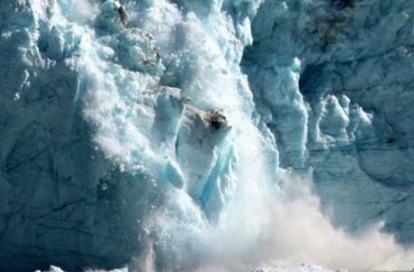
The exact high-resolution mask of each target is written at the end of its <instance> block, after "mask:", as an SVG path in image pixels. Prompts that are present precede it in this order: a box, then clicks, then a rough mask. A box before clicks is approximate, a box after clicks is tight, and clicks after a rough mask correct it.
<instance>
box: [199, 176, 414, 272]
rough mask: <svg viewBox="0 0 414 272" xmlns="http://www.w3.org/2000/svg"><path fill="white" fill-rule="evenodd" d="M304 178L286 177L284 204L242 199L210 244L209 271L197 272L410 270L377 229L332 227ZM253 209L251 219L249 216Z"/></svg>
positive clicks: (404, 253) (409, 254) (406, 255)
mask: <svg viewBox="0 0 414 272" xmlns="http://www.w3.org/2000/svg"><path fill="white" fill-rule="evenodd" d="M309 176H310V175H309ZM309 176H308V177H294V176H292V175H285V178H284V181H283V185H282V186H283V189H284V194H285V196H286V197H285V198H284V200H276V199H274V198H272V196H270V195H263V196H262V201H261V202H260V203H259V202H258V203H255V201H249V200H247V199H244V200H243V203H245V204H242V205H241V206H239V207H238V208H239V212H240V214H239V215H237V216H235V217H232V218H230V220H234V221H233V223H232V224H230V225H229V226H231V228H232V229H224V230H222V232H220V233H216V234H215V235H217V237H215V238H214V239H211V240H212V241H214V242H213V243H210V245H209V246H210V250H211V251H210V254H211V255H210V256H209V258H208V261H209V262H211V263H213V264H214V265H213V266H211V264H210V265H209V266H205V267H203V268H201V269H200V270H198V271H197V272H207V271H217V272H219V271H220V272H221V271H251V270H252V269H253V268H254V267H257V266H258V265H260V264H272V263H278V262H280V261H281V260H283V262H284V263H285V264H288V265H292V266H295V265H301V264H303V263H307V264H318V265H322V266H324V267H326V268H330V269H347V270H351V271H374V270H386V271H391V270H409V269H411V268H412V267H413V265H414V251H413V250H412V249H404V248H402V247H401V246H399V245H398V244H397V243H396V242H395V241H394V239H393V237H392V236H391V235H389V234H385V233H382V232H381V231H380V230H381V227H382V224H381V223H378V224H376V225H374V226H372V227H370V228H368V229H365V230H364V231H362V232H359V233H356V234H350V233H347V232H345V231H344V230H341V229H337V228H335V227H333V226H332V224H331V223H330V221H329V219H328V218H326V217H325V216H324V215H323V214H322V212H321V209H320V202H319V198H318V197H317V196H315V195H314V194H313V193H312V190H311V184H312V183H311V179H310V177H309ZM263 191H264V190H263ZM239 204H240V203H238V205H239ZM246 206H249V207H246ZM254 206H256V207H254ZM258 206H260V207H258ZM256 208H258V209H257V210H256V211H255V212H254V213H251V212H250V211H249V210H255V209H256ZM236 226H238V228H237V227H236ZM254 228H259V229H260V231H258V230H257V229H254ZM249 231H250V234H249V233H248V232H249ZM248 235H251V236H250V237H249V236H248ZM253 239H254V240H253Z"/></svg>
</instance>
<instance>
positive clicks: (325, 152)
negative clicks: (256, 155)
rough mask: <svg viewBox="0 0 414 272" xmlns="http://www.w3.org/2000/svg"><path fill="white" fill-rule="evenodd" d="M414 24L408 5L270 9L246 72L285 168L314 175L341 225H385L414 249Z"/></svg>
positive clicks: (413, 9)
mask: <svg viewBox="0 0 414 272" xmlns="http://www.w3.org/2000/svg"><path fill="white" fill-rule="evenodd" d="M413 15H414V6H413V4H412V3H411V2H408V1H369V0H365V1H359V0H355V1H325V0H313V1H295V0H291V1H266V2H265V3H264V4H263V5H262V6H261V7H260V9H259V12H258V16H257V17H256V18H255V20H254V23H253V27H252V29H253V30H252V33H253V39H254V43H253V46H251V47H249V48H248V49H247V50H246V53H245V55H244V62H243V66H244V67H245V71H246V72H247V74H248V75H249V79H250V83H251V87H252V90H253V93H254V97H255V102H256V104H257V105H258V106H257V109H258V111H259V112H260V116H261V118H262V119H261V120H262V122H263V123H264V124H265V125H266V127H268V128H269V129H270V130H271V131H272V132H273V134H274V135H275V137H276V139H277V140H276V141H277V145H278V148H279V151H280V161H281V165H282V166H283V167H291V168H293V169H297V170H298V171H301V169H306V168H308V167H312V168H313V171H314V172H313V174H314V176H313V177H314V182H315V186H316V189H317V191H318V193H319V195H320V196H321V198H322V203H323V204H324V207H325V210H326V213H331V216H332V217H333V218H334V221H335V222H336V223H337V224H338V225H341V226H342V227H345V228H347V229H349V230H357V229H360V228H363V227H364V226H366V225H367V224H371V223H372V222H375V221H378V220H385V222H386V224H385V229H386V230H388V231H391V232H393V233H395V234H396V236H397V238H398V239H399V240H400V241H401V242H404V243H411V242H412V241H413V239H414V236H413V232H412V230H411V226H412V218H414V217H413V210H412V209H410V208H409V207H410V206H412V203H413V195H412V188H413V187H412V181H413V180H414V179H413V178H414V172H413V168H412V165H413V144H414V142H413V137H412V135H413V128H414V127H413V123H412V121H411V119H412V116H413V115H414V112H413V108H412V107H411V105H412V103H413V101H414V95H413V92H412V88H413V82H414V81H413V80H414V76H413V53H412V52H413V47H412V46H413V42H414V36H413V25H414V24H413V23H414V22H413V20H414V17H413ZM332 207H333V209H332Z"/></svg>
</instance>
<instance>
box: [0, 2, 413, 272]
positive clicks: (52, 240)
mask: <svg viewBox="0 0 414 272" xmlns="http://www.w3.org/2000/svg"><path fill="white" fill-rule="evenodd" d="M345 2H346V1H345ZM413 9H414V5H413V4H410V3H409V1H402V0H398V1H387V0H382V1H381V2H379V1H370V0H364V1H362V0H361V1H357V0H355V2H354V3H353V5H351V6H350V7H348V6H346V5H345V6H343V5H341V3H340V1H328V0H313V1H298V0H289V1H261V0H250V1H247V0H224V1H221V0H214V1H202V0H197V1H184V0H174V1H166V0H154V1H152V0H144V1H127V0H125V1H120V2H117V1H113V0H108V1H98V0H96V1H92V0H90V1H76V0H6V1H2V2H1V3H0V22H1V28H0V29H1V37H0V50H1V51H0V52H2V53H1V57H0V74H2V80H1V81H0V90H1V92H0V96H1V99H0V105H1V106H0V124H1V126H0V127H1V129H0V139H1V141H0V166H1V168H0V218H1V219H0V245H1V249H0V271H4V272H8V271H14V272H19V271H33V270H35V269H46V268H48V267H49V265H51V264H55V265H59V266H61V267H62V268H63V269H65V270H68V271H79V270H82V269H84V268H88V267H92V268H94V267H98V268H106V269H112V268H119V267H122V266H124V265H126V264H128V263H129V264H130V269H131V270H132V271H134V269H135V270H138V271H143V270H145V271H182V270H187V271H191V270H194V269H196V268H197V267H198V266H199V264H200V263H202V262H208V261H209V260H211V261H212V262H213V261H217V258H219V257H220V255H223V256H227V254H228V253H227V251H231V250H232V251H234V252H233V253H234V255H237V256H240V255H241V256H243V257H246V258H247V257H249V258H252V259H253V260H254V261H257V262H258V263H260V262H261V261H262V260H261V259H260V258H261V256H260V255H259V254H258V253H257V254H256V253H251V252H250V249H249V247H248V246H249V245H251V244H254V241H255V240H256V239H257V238H258V237H259V238H263V237H262V236H263V231H262V229H263V227H264V226H268V225H267V224H268V221H269V219H268V211H267V210H266V208H267V206H266V205H267V203H265V204H264V203H263V199H266V202H267V200H268V199H269V198H271V199H272V198H274V199H282V200H283V199H286V198H288V195H289V193H287V192H285V191H284V189H285V188H284V187H283V184H282V183H281V182H280V181H281V180H282V177H283V176H284V173H285V172H286V171H285V170H284V169H288V168H290V169H292V171H293V172H295V173H304V172H306V171H308V170H307V169H309V168H310V167H312V168H313V180H314V186H315V189H316V192H317V193H318V194H319V196H320V197H321V201H322V207H324V208H325V210H326V213H329V212H330V209H331V208H332V209H333V213H332V217H333V220H334V221H335V223H336V224H337V225H339V226H343V227H345V228H347V229H348V230H350V231H355V230H359V229H360V228H363V227H364V226H366V225H370V224H372V223H376V222H378V220H384V221H385V230H387V231H389V232H391V233H394V234H396V235H397V238H399V240H400V241H401V242H403V243H411V242H412V241H413V237H414V232H413V231H412V230H411V229H410V224H411V222H412V218H413V217H412V211H411V210H410V208H409V207H410V205H411V203H412V200H411V199H412V198H411V181H412V179H413V176H414V173H413V169H412V167H410V166H411V165H412V158H413V155H414V154H413V149H412V144H413V141H412V138H411V136H410V135H411V131H412V130H413V129H414V126H412V123H411V122H410V118H411V116H413V114H414V113H413V112H412V109H411V107H410V105H411V103H410V102H411V101H412V100H413V99H414V96H413V95H411V93H410V86H411V81H412V78H413V76H411V69H412V66H413V59H412V55H411V47H410V46H411V43H412V39H413V38H412V37H414V36H413V33H412V32H413V25H414V24H413V20H414V19H413V17H414V16H412V15H413ZM246 47H247V48H246ZM277 223H278V222H276V224H277ZM328 229H329V228H328ZM329 230H330V229H329ZM229 237H234V238H229ZM259 240H260V239H259ZM213 241H215V242H213ZM212 244H213V245H212ZM223 244H225V245H223ZM381 245H382V244H381ZM385 245H388V244H385ZM234 248H236V250H235V249H234ZM230 249H231V250H230ZM218 256H219V257H218ZM286 257H287V258H288V257H289V256H286ZM222 258H224V257H222ZM328 263H329V262H328ZM259 271H260V270H259Z"/></svg>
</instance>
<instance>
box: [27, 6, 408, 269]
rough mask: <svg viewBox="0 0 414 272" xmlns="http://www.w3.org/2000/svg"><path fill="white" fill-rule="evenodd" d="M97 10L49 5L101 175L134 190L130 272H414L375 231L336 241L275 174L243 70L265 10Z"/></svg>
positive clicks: (304, 185)
mask: <svg viewBox="0 0 414 272" xmlns="http://www.w3.org/2000/svg"><path fill="white" fill-rule="evenodd" d="M34 2H36V1H34ZM97 2H98V1H96V2H94V1H85V2H82V4H81V3H80V2H78V1H75V0H73V1H71V0H57V1H56V3H55V6H54V11H55V13H54V15H53V20H52V23H53V24H55V27H56V28H57V29H59V31H60V32H59V33H60V35H64V36H65V37H73V40H76V41H77V40H79V52H78V54H79V64H78V65H79V67H80V68H79V69H80V77H79V84H78V90H77V94H76V97H75V100H76V103H77V107H79V109H80V113H78V114H81V115H82V118H83V119H85V120H86V121H87V122H88V123H90V124H91V126H92V127H93V141H94V143H95V145H96V149H97V150H98V151H97V152H98V154H99V156H100V160H101V161H102V164H105V163H106V164H111V165H116V167H115V170H114V173H115V174H114V175H115V176H116V177H117V178H116V179H117V180H115V182H124V180H123V179H125V180H128V179H131V178H132V179H133V182H135V183H136V184H138V185H137V186H141V187H142V192H143V193H142V195H137V196H136V198H137V199H138V201H141V200H142V203H141V202H140V204H139V205H138V204H137V205H138V206H136V207H138V208H139V209H137V210H132V211H131V212H134V213H142V215H141V216H139V217H138V218H140V220H139V222H138V223H137V224H138V226H139V228H140V229H141V230H140V232H139V234H140V235H139V237H130V239H140V240H139V241H140V246H141V247H142V248H141V249H139V250H138V249H137V254H136V257H135V258H134V259H133V260H132V261H131V263H130V264H129V270H130V271H221V270H223V271H249V270H252V269H254V268H255V267H256V266H258V265H259V264H261V263H272V262H274V261H276V260H280V259H283V260H285V261H286V262H287V263H289V264H292V265H298V264H301V263H303V262H306V263H316V264H319V265H324V266H326V267H328V268H332V269H338V268H346V269H351V270H360V271H365V270H372V269H390V270H393V269H408V268H411V266H412V263H413V257H414V253H413V251H412V250H404V249H403V248H401V247H399V246H398V245H396V244H395V243H394V241H393V239H392V237H390V236H387V235H384V234H381V233H380V231H379V230H380V226H374V227H373V228H372V229H369V230H366V232H365V233H361V234H358V235H356V236H352V235H349V234H347V233H346V232H344V231H343V230H337V229H335V228H334V227H333V226H332V225H331V224H330V223H329V220H328V219H327V218H325V217H324V216H323V215H322V214H321V212H320V207H319V202H318V199H317V198H316V197H315V196H313V194H312V192H311V188H310V185H309V184H310V182H309V179H310V178H309V177H307V176H305V177H300V178H298V177H295V175H291V174H289V173H287V172H286V171H284V170H282V169H281V168H278V167H279V165H278V153H277V149H276V143H275V140H274V139H273V137H272V136H271V134H270V133H269V132H267V131H266V129H263V128H261V127H260V122H259V120H258V118H256V117H255V116H256V115H255V105H254V102H253V97H252V93H251V90H250V89H249V87H248V82H247V77H246V76H245V75H243V73H242V72H241V70H240V68H239V64H240V61H241V57H242V54H243V49H244V47H245V46H246V45H248V44H250V43H251V42H252V38H251V34H250V20H252V18H253V17H254V15H255V12H256V10H257V8H258V6H259V5H260V2H261V1H259V0H257V1H253V0H252V1H209V2H206V1H172V2H174V3H172V2H169V1H165V0H157V1H141V2H140V1H123V4H124V5H125V7H126V10H127V11H128V15H129V21H128V24H127V27H124V26H123V25H122V24H121V23H120V22H119V20H118V18H117V14H116V12H115V13H114V9H113V7H114V6H115V1H106V2H105V3H103V4H102V3H97ZM73 4H76V5H73ZM65 40H66V41H68V39H67V38H66V39H65ZM75 44H77V42H75ZM62 46H63V49H62V50H61V51H65V50H66V52H69V51H70V50H71V47H70V46H66V45H62ZM65 46H66V47H65ZM51 54H52V53H51ZM52 55H56V56H58V55H59V54H58V53H53V54H52ZM298 65H300V63H298ZM290 76H292V77H294V76H295V75H290ZM211 110H217V111H218V112H219V113H218V114H219V116H224V117H223V118H224V120H221V121H220V122H219V121H214V120H215V119H214V118H217V117H214V116H213V117H212V115H213V114H215V113H214V112H212V111H211ZM213 119H214V120H213ZM211 120H213V121H214V122H218V123H214V124H213V121H211ZM102 167H103V166H102ZM97 171H99V168H98V170H97ZM292 176H294V177H292ZM131 209H133V207H131Z"/></svg>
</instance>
